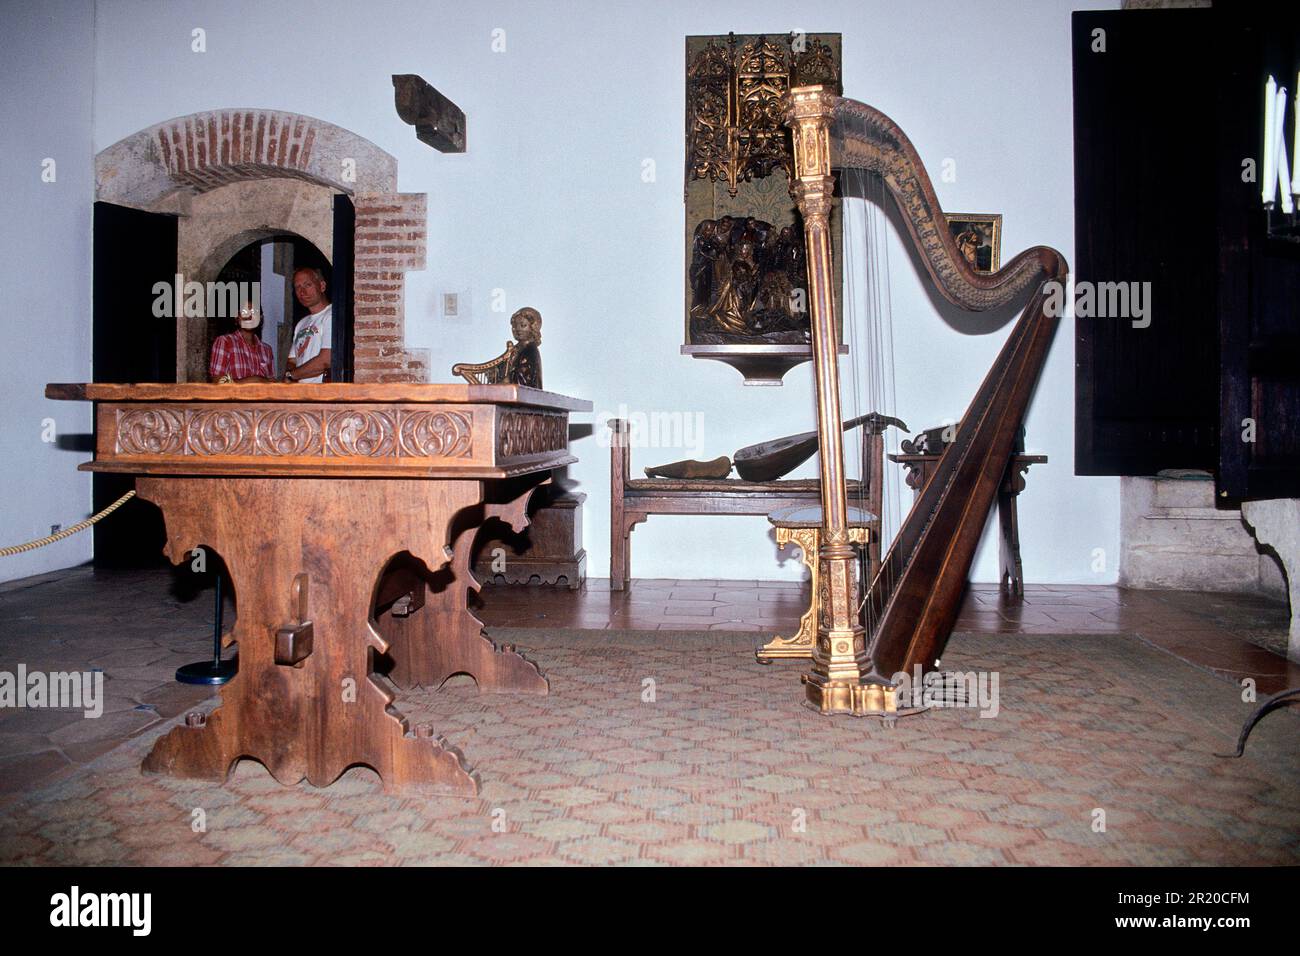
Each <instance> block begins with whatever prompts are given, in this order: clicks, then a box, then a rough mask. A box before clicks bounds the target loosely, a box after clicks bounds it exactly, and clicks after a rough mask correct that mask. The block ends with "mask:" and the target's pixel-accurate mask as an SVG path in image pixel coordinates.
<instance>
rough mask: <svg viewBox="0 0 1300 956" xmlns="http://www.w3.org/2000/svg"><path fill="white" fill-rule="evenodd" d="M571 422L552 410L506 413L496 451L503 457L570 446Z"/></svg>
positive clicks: (499, 432) (537, 453)
mask: <svg viewBox="0 0 1300 956" xmlns="http://www.w3.org/2000/svg"><path fill="white" fill-rule="evenodd" d="M568 440H569V434H568V421H567V419H566V418H565V417H564V416H563V415H555V414H551V413H549V412H505V413H504V414H503V415H502V418H501V427H500V429H499V430H498V432H497V454H498V455H500V456H501V457H502V458H515V457H519V456H522V455H540V454H543V453H544V452H548V451H556V450H557V449H560V448H565V447H567V444H568Z"/></svg>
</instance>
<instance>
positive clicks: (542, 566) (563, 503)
mask: <svg viewBox="0 0 1300 956" xmlns="http://www.w3.org/2000/svg"><path fill="white" fill-rule="evenodd" d="M586 500H587V496H586V494H584V493H582V492H576V493H575V492H566V491H564V490H563V489H562V488H560V487H559V486H558V485H556V484H554V483H548V484H545V485H542V486H541V487H540V488H539V489H538V490H537V493H536V494H534V495H533V497H532V501H531V502H530V503H529V505H528V528H527V529H526V530H525V531H522V532H519V531H514V532H511V531H506V532H505V533H503V532H502V531H501V527H500V525H496V526H494V525H490V524H489V525H486V526H485V527H484V528H483V530H482V533H481V534H480V535H479V536H478V541H477V542H476V543H475V545H474V554H475V559H474V577H476V578H477V579H478V580H479V581H481V582H482V583H483V584H521V585H530V584H538V585H544V584H553V585H563V586H565V587H568V588H571V589H575V590H576V589H577V588H580V587H582V583H583V581H585V580H586V577H587V552H586V550H585V549H584V548H583V547H582V503H583V502H584V501H586Z"/></svg>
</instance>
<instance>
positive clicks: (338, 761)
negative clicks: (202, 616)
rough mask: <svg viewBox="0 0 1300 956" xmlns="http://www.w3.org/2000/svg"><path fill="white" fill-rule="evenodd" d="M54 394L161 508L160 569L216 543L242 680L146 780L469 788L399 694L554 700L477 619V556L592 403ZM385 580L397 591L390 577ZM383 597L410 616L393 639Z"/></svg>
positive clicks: (496, 392) (485, 395)
mask: <svg viewBox="0 0 1300 956" xmlns="http://www.w3.org/2000/svg"><path fill="white" fill-rule="evenodd" d="M45 393H46V396H47V397H48V398H55V399H70V400H87V401H93V402H95V403H96V418H95V421H96V451H95V458H94V460H93V461H91V462H89V463H87V464H84V465H82V466H81V468H82V469H83V470H88V471H106V472H122V473H128V474H135V475H138V476H139V477H138V478H137V479H136V491H137V493H138V495H139V496H140V497H141V498H144V499H145V500H147V501H151V502H153V503H154V504H156V505H157V506H158V507H159V508H161V509H162V512H163V518H164V520H165V521H166V525H167V544H166V554H167V556H168V557H169V558H170V560H171V561H172V562H173V563H180V562H182V561H186V560H189V559H190V555H191V553H192V552H193V550H194V549H195V548H199V547H205V548H211V549H213V550H215V551H216V552H217V553H218V554H220V555H221V557H222V558H223V559H224V561H225V564H226V567H227V569H228V571H229V576H230V580H231V582H232V583H233V584H234V588H235V593H236V596H237V600H238V615H237V620H236V623H235V626H234V629H233V631H232V632H231V633H230V634H229V635H227V643H228V644H231V643H234V644H238V646H239V672H238V674H237V675H236V676H235V677H234V678H233V679H232V680H231V681H230V682H229V683H228V684H227V685H226V686H225V687H224V688H222V691H221V705H220V706H219V707H218V708H217V709H216V710H214V711H213V712H212V713H211V714H210V715H208V716H207V717H206V718H204V716H203V715H202V714H197V713H196V714H191V715H189V717H188V718H187V722H186V724H185V725H184V726H180V727H177V728H175V729H173V730H172V731H171V732H170V733H168V734H167V735H166V736H164V737H162V738H161V739H159V740H158V742H157V743H156V744H155V745H154V748H153V750H152V751H151V752H150V753H149V755H148V757H146V758H145V761H144V769H145V770H146V771H152V772H159V773H170V774H175V775H177V776H183V777H199V778H205V779H215V780H224V779H225V777H226V776H227V774H228V773H229V771H230V769H231V768H232V767H233V765H234V764H235V762H236V761H237V760H238V759H239V758H241V757H252V758H254V759H256V760H259V761H261V762H262V763H263V764H264V765H265V766H266V767H267V769H268V770H269V771H270V772H271V774H272V775H273V776H274V777H275V778H276V779H277V780H279V781H280V782H281V783H284V784H295V783H297V782H299V781H300V780H302V779H304V778H305V779H307V780H308V781H310V782H311V783H312V784H314V785H315V786H319V787H323V786H327V785H329V784H330V783H332V782H333V781H334V780H336V779H337V778H338V777H339V775H340V774H342V773H343V772H344V771H345V770H347V769H348V768H349V767H351V766H353V765H356V764H364V765H366V766H369V767H371V768H373V769H374V770H375V771H376V772H378V774H379V775H380V777H381V778H382V779H383V781H384V786H385V788H386V789H388V790H402V789H410V788H417V789H425V788H431V789H434V790H439V791H443V792H452V793H458V794H466V795H468V794H473V793H476V792H477V790H478V781H477V777H476V775H474V774H472V773H471V772H470V771H469V770H468V769H467V768H466V766H465V763H464V758H463V756H462V755H461V754H460V753H459V751H457V750H456V749H455V748H453V747H451V746H449V745H448V744H447V743H445V742H444V741H443V740H442V739H441V738H439V737H437V736H436V735H435V734H434V732H433V730H432V728H427V727H426V728H419V729H417V730H416V731H415V732H411V730H410V728H409V727H408V723H407V721H406V719H405V718H403V717H402V715H401V714H400V713H399V712H398V711H397V709H396V708H394V707H393V706H392V702H393V700H394V699H395V696H396V695H395V693H394V692H393V691H392V690H390V689H389V687H388V686H387V685H388V682H389V680H390V679H391V681H392V682H393V683H396V684H398V685H399V686H415V685H423V686H437V685H438V684H440V683H441V682H442V681H443V680H444V679H446V677H448V676H450V675H452V674H457V673H467V674H470V675H471V676H473V677H474V678H475V680H476V681H477V682H478V685H479V689H480V690H484V691H490V690H504V691H522V692H529V693H542V694H544V693H546V692H547V684H546V680H545V678H544V677H543V676H542V675H541V673H540V672H539V671H538V669H537V667H536V666H535V665H533V664H532V663H531V662H529V661H526V660H524V659H523V658H522V657H521V656H520V655H518V654H517V653H515V652H514V651H513V649H511V648H509V647H503V648H497V647H495V646H494V645H493V644H492V642H491V641H490V640H489V639H488V638H486V637H485V636H483V633H482V624H481V623H480V622H479V621H478V620H477V619H476V618H474V617H473V615H472V614H470V612H469V609H468V606H467V603H466V592H467V590H468V589H469V588H470V587H475V588H476V587H477V585H476V584H475V583H474V580H473V578H472V576H471V575H470V573H469V561H470V548H471V546H472V544H473V538H474V532H475V531H476V529H477V528H478V527H479V526H480V525H481V524H482V523H483V521H485V520H486V519H487V518H488V517H492V516H497V517H501V518H503V519H505V520H506V521H507V522H508V523H511V524H512V525H513V526H515V527H516V528H519V529H522V527H523V526H524V524H526V521H527V519H526V514H525V511H526V508H527V504H528V498H529V496H530V495H531V494H532V491H533V489H534V488H535V487H536V486H537V484H538V483H539V482H541V481H544V480H545V479H546V477H547V475H548V474H549V472H550V471H551V469H554V468H558V467H562V466H564V465H566V464H570V463H572V462H574V461H575V460H576V459H575V458H574V457H573V456H571V455H570V454H569V453H568V415H569V412H572V411H590V410H591V407H592V406H591V403H590V402H586V401H582V400H579V399H573V398H568V397H565V396H563V395H556V394H552V393H550V392H543V391H540V390H537V389H531V388H524V387H520V386H513V385H495V386H475V385H409V384H394V385H352V384H295V385H278V384H274V385H270V384H257V385H254V384H248V385H208V384H183V385H168V384H139V385H108V384H104V385H99V384H96V385H49V386H47V387H46V392H45ZM110 520H111V519H110ZM390 565H392V566H401V567H402V568H403V569H404V571H403V573H405V574H406V575H407V577H406V579H402V578H401V577H400V576H399V575H397V574H388V575H387V580H386V581H385V577H386V575H385V569H387V568H389V567H390ZM394 581H397V583H396V584H394V583H393V582H394ZM386 589H387V590H388V591H390V592H392V591H394V589H396V591H397V592H399V593H390V594H387V595H385V594H384V593H383V592H384V591H385V590H386ZM385 600H386V601H387V603H388V604H390V605H391V604H394V603H396V602H397V601H401V602H402V604H403V608H404V610H405V611H406V612H407V617H406V619H405V620H403V622H402V623H401V625H400V626H399V625H392V626H390V627H389V628H388V630H389V634H388V635H387V636H385V635H383V634H381V633H380V630H379V628H378V627H377V626H376V611H377V609H378V608H380V607H382V606H383V605H382V603H381V602H383V601H385ZM412 611H414V612H416V613H411V612H412ZM376 657H380V658H381V659H384V660H387V661H388V662H389V664H390V672H389V674H388V676H387V677H385V676H383V675H382V674H379V673H376V672H375V670H374V668H373V667H372V661H373V660H374V659H375V658H376Z"/></svg>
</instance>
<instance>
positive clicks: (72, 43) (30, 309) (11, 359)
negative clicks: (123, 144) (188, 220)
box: [0, 0, 94, 581]
mask: <svg viewBox="0 0 1300 956" xmlns="http://www.w3.org/2000/svg"><path fill="white" fill-rule="evenodd" d="M93 28H94V16H93V11H92V7H91V4H90V3H88V2H67V0H61V2H51V3H41V4H6V5H5V6H4V9H3V12H0V63H2V64H4V66H3V70H4V79H5V82H4V86H3V92H0V182H3V183H4V193H3V206H2V208H3V215H0V303H3V306H2V307H0V334H2V335H3V342H4V344H3V347H0V395H3V397H4V399H3V400H4V412H3V414H2V415H0V488H3V499H2V501H0V547H6V546H9V545H14V544H20V543H22V542H25V541H30V540H32V539H34V538H39V537H42V536H44V535H47V534H49V532H50V526H51V525H53V524H62V525H63V526H64V527H67V526H68V525H71V524H75V523H76V522H78V521H81V520H82V519H84V518H85V517H86V516H87V515H88V514H89V513H90V475H89V474H87V473H85V472H79V471H77V470H76V468H77V465H78V463H80V462H82V461H88V460H89V459H90V453H89V452H88V451H76V450H74V449H72V448H68V447H60V446H61V444H63V443H64V442H66V441H67V440H68V439H70V438H71V437H72V436H74V435H76V434H78V433H80V434H82V435H88V434H89V432H90V429H91V423H90V409H89V407H88V406H87V405H85V404H84V403H80V402H52V401H47V400H46V399H45V397H44V393H45V383H46V382H81V381H85V380H86V379H87V378H88V376H89V374H90V280H91V275H90V220H91V203H92V202H93V201H94V164H93V156H94V152H93V149H92V147H91V80H92V76H93V70H92V65H93V62H94V33H93ZM47 158H48V159H53V160H54V163H55V165H54V177H55V178H54V181H53V182H42V179H41V173H42V163H43V162H44V161H45V160H46V159H47ZM46 419H52V420H53V433H54V434H53V437H55V438H56V441H54V442H47V441H44V440H42V438H43V433H44V434H45V435H46V436H48V435H49V431H48V430H47V425H48V423H46ZM90 546H91V541H90V532H83V533H81V534H79V535H74V536H73V537H71V538H66V539H64V540H63V541H60V542H59V543H57V544H53V545H50V546H48V547H45V548H40V549H38V550H36V551H28V552H25V553H23V554H20V555H16V556H13V557H7V558H0V581H9V580H12V579H14V578H21V577H26V576H27V575H31V574H39V573H41V572H44V571H49V570H53V569H56V568H65V567H69V566H71V565H75V564H80V563H81V562H83V561H86V560H88V559H89V558H90Z"/></svg>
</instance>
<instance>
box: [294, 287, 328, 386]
mask: <svg viewBox="0 0 1300 956" xmlns="http://www.w3.org/2000/svg"><path fill="white" fill-rule="evenodd" d="M327 289H328V286H326V284H325V277H324V276H323V275H322V274H321V271H320V270H319V269H307V268H303V269H295V270H294V273H293V292H294V295H296V296H297V297H298V301H299V302H301V303H302V304H303V305H304V306H306V308H307V314H306V315H305V316H303V317H302V318H301V319H299V320H298V324H297V325H296V326H294V329H293V342H292V343H291V344H290V345H289V360H288V366H289V369H288V371H286V372H285V373H284V380H285V381H286V382H322V381H324V380H325V376H326V374H328V372H329V370H330V319H331V318H332V314H331V313H332V308H331V306H330V300H329V296H328V295H326V290H327Z"/></svg>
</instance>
